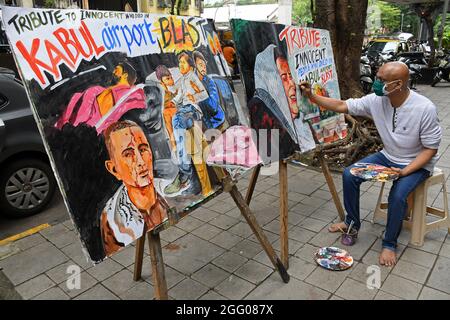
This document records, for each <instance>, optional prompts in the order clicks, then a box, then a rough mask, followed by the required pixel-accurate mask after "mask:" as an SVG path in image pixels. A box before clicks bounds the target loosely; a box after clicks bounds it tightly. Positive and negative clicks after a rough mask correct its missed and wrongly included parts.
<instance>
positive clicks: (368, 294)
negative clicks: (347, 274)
mask: <svg viewBox="0 0 450 320" xmlns="http://www.w3.org/2000/svg"><path fill="white" fill-rule="evenodd" d="M377 291H378V290H377V289H369V288H368V287H367V285H365V284H362V283H361V282H358V281H355V280H353V279H346V280H345V281H344V283H343V284H342V285H341V286H340V287H339V289H338V290H337V291H336V295H337V296H339V297H342V298H344V299H346V300H372V299H373V298H375V295H376V294H377Z"/></svg>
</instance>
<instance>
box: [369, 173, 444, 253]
mask: <svg viewBox="0 0 450 320" xmlns="http://www.w3.org/2000/svg"><path fill="white" fill-rule="evenodd" d="M384 184H385V183H384V182H383V183H382V185H381V190H380V194H379V196H378V201H377V205H376V207H375V212H374V214H373V218H372V223H374V222H375V219H377V218H383V219H385V220H387V212H386V209H387V207H388V203H387V202H381V201H382V198H383V190H384ZM438 184H440V185H442V192H443V196H444V209H437V208H434V207H429V206H427V196H428V188H430V187H431V186H433V185H438ZM427 215H431V216H434V217H439V218H440V219H438V220H436V221H433V222H429V223H427V222H426V216H427ZM403 226H404V227H405V228H407V229H409V230H411V239H410V243H411V244H413V245H416V246H423V242H424V238H425V234H426V233H428V232H430V231H432V230H435V229H437V228H439V227H447V228H448V232H450V218H449V214H448V199H447V186H446V184H445V176H444V173H443V172H442V170H441V169H439V168H435V169H434V172H433V175H432V176H430V177H429V178H428V179H426V180H425V181H424V182H422V183H421V184H420V185H419V186H418V187H417V188H416V189H415V190H414V191H413V192H412V193H411V194H410V195H409V197H408V209H407V214H406V216H405V221H404V222H403Z"/></svg>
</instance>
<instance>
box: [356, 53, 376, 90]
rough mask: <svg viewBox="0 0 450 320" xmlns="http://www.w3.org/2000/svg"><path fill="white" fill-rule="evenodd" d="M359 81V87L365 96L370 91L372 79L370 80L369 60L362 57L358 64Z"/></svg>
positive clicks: (370, 68)
mask: <svg viewBox="0 0 450 320" xmlns="http://www.w3.org/2000/svg"><path fill="white" fill-rule="evenodd" d="M359 74H360V76H359V81H360V83H361V87H362V89H363V92H364V93H365V94H368V93H370V92H371V91H372V85H373V78H372V67H371V65H370V60H369V58H368V57H367V56H362V57H361V61H360V63H359Z"/></svg>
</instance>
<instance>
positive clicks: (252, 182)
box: [245, 165, 261, 205]
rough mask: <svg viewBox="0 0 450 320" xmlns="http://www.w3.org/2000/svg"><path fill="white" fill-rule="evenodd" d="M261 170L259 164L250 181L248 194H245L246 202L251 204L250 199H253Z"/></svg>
mask: <svg viewBox="0 0 450 320" xmlns="http://www.w3.org/2000/svg"><path fill="white" fill-rule="evenodd" d="M260 170H261V166H260V165H258V166H256V167H255V169H253V173H252V177H251V178H250V183H249V185H248V189H247V194H246V195H245V202H247V204H248V205H250V201H252V197H253V192H254V191H255V186H256V182H257V181H258V177H259V171H260Z"/></svg>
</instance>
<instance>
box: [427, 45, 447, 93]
mask: <svg viewBox="0 0 450 320" xmlns="http://www.w3.org/2000/svg"><path fill="white" fill-rule="evenodd" d="M438 57H440V58H441V59H440V63H439V67H438V70H437V72H436V75H435V76H434V79H433V82H432V83H431V86H432V87H434V86H436V85H437V84H438V83H439V82H441V80H446V81H448V82H450V54H447V55H446V56H445V55H444V54H443V53H441V54H440V55H439V56H438Z"/></svg>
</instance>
